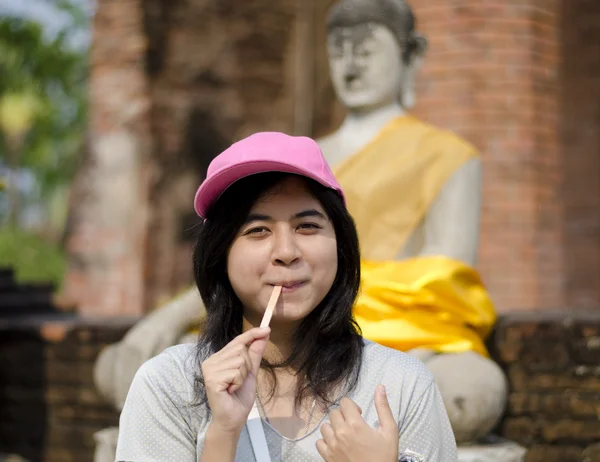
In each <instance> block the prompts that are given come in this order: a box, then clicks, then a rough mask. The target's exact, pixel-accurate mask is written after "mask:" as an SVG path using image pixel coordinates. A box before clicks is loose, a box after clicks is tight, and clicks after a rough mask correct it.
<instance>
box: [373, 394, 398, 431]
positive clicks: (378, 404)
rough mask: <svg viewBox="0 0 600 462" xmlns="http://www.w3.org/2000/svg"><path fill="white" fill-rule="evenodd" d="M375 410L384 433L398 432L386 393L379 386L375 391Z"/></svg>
mask: <svg viewBox="0 0 600 462" xmlns="http://www.w3.org/2000/svg"><path fill="white" fill-rule="evenodd" d="M375 409H376V410H377V416H378V417H379V425H380V427H381V428H382V429H383V430H384V431H386V432H387V431H389V432H392V431H393V432H394V433H397V432H398V424H397V423H396V420H395V419H394V414H393V413H392V409H391V408H390V403H389V402H388V399H387V393H386V391H385V387H384V386H383V385H379V386H378V387H377V390H375Z"/></svg>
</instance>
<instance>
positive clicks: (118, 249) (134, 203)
mask: <svg viewBox="0 0 600 462" xmlns="http://www.w3.org/2000/svg"><path fill="white" fill-rule="evenodd" d="M142 19H143V18H142V11H141V1H140V0H100V1H99V2H98V3H97V10H96V15H95V18H94V24H93V44H92V49H91V58H90V61H91V62H90V84H89V85H90V92H89V102H90V108H91V112H90V126H89V150H88V153H87V161H86V165H85V166H84V168H83V169H82V170H81V172H80V176H79V178H78V179H77V185H78V187H77V188H76V189H75V191H76V192H75V194H76V196H75V197H73V203H72V204H73V206H72V213H71V216H70V226H69V227H70V231H69V236H68V238H67V241H66V245H67V250H68V254H69V271H68V275H67V277H66V280H65V287H64V292H63V294H62V299H63V300H64V301H65V302H66V303H69V304H73V305H75V306H77V309H78V311H79V313H80V314H82V315H84V316H118V315H139V314H141V313H142V312H143V309H144V288H143V282H144V281H143V263H144V258H143V257H144V245H145V241H146V229H147V213H148V206H149V204H148V194H149V182H150V155H149V144H150V134H149V126H148V113H149V105H150V100H149V93H148V88H147V81H146V75H145V56H146V40H145V37H144V31H143V21H142Z"/></svg>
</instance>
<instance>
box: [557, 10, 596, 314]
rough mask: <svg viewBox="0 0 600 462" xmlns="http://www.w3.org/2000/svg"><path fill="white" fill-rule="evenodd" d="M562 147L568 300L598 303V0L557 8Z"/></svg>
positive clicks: (579, 304)
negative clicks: (560, 9) (559, 10)
mask: <svg viewBox="0 0 600 462" xmlns="http://www.w3.org/2000/svg"><path fill="white" fill-rule="evenodd" d="M560 23H561V30H562V34H561V55H562V56H563V58H562V59H563V66H562V73H561V80H562V85H561V86H562V98H561V111H562V113H563V115H564V117H563V119H562V150H563V165H564V172H565V178H564V188H563V201H564V204H565V222H564V237H565V244H564V246H565V248H566V249H567V251H566V252H565V267H566V268H565V271H566V281H565V282H566V295H567V300H568V305H569V306H573V307H576V308H593V307H598V306H600V96H599V95H600V58H599V57H600V28H599V27H598V24H600V2H598V1H597V0H568V1H564V2H563V5H562V11H561V21H560Z"/></svg>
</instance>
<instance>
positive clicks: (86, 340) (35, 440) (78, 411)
mask: <svg viewBox="0 0 600 462" xmlns="http://www.w3.org/2000/svg"><path fill="white" fill-rule="evenodd" d="M130 325H131V323H130V322H123V321H121V322H119V323H116V322H115V323H110V322H106V323H93V322H91V323H90V322H82V321H76V320H73V319H63V320H54V321H48V320H44V319H43V318H37V319H32V318H10V320H9V319H8V318H6V319H1V318H0V454H2V453H6V454H19V455H21V456H23V457H25V458H26V459H27V460H28V461H30V462H38V461H44V462H92V459H93V452H94V440H93V435H94V433H95V432H96V431H98V430H101V429H103V428H105V427H107V426H111V425H116V424H117V423H118V414H117V412H115V411H114V410H112V409H110V408H109V407H108V406H107V405H106V404H104V402H103V400H102V398H101V397H100V396H99V395H98V393H96V391H95V389H94V385H93V365H94V361H95V359H96V357H97V356H98V353H99V351H100V350H101V349H102V348H103V347H104V346H105V345H107V344H110V343H113V342H115V341H118V340H119V339H120V338H122V336H123V335H124V333H125V332H126V330H127V329H128V328H129V326H130Z"/></svg>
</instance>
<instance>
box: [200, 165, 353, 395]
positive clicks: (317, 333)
mask: <svg viewBox="0 0 600 462" xmlns="http://www.w3.org/2000/svg"><path fill="white" fill-rule="evenodd" d="M290 176H294V175H291V174H287V173H280V172H268V173H261V174H256V175H251V176H249V177H246V178H244V179H241V180H239V181H237V182H235V183H234V184H233V185H232V186H231V187H229V188H228V189H227V190H226V191H225V192H224V193H223V194H222V196H221V197H220V198H219V199H218V200H217V202H216V203H215V205H214V206H213V207H212V208H211V210H210V211H209V213H208V215H207V219H206V221H205V222H204V223H203V224H202V225H201V229H200V232H199V235H198V240H197V243H196V247H195V249H194V257H193V258H194V275H195V279H196V285H197V286H198V289H199V291H200V295H201V297H202V300H203V301H204V305H205V307H206V318H205V321H204V325H203V326H202V329H201V331H202V335H201V336H200V338H199V340H198V348H197V354H196V361H197V363H198V367H197V371H198V372H197V375H196V379H195V386H194V388H195V395H196V400H197V401H198V402H200V403H206V394H205V391H204V382H203V379H202V377H201V373H200V371H201V368H200V365H201V363H202V361H204V360H205V359H206V358H207V356H208V355H210V354H213V353H215V352H217V351H219V350H221V349H222V348H223V347H224V346H225V345H227V344H228V343H229V342H230V341H231V340H233V339H234V338H235V337H236V336H238V335H239V334H241V333H242V313H243V306H242V303H241V302H240V300H239V299H238V297H237V296H236V294H235V293H234V291H233V288H232V287H231V284H230V282H229V278H228V275H227V254H228V252H229V249H230V247H231V244H232V243H233V240H234V238H235V236H236V235H237V233H238V231H239V229H240V227H241V226H242V225H243V223H244V222H245V220H246V218H247V216H248V214H249V212H250V209H251V208H252V206H253V205H254V203H255V202H256V201H257V200H258V199H259V198H261V197H262V196H263V195H264V194H265V193H266V192H268V191H269V190H271V189H272V188H274V187H275V186H276V185H277V184H279V183H281V182H282V181H283V180H285V179H286V178H289V177H290ZM299 178H302V179H303V180H304V181H305V182H306V185H307V187H308V190H309V191H310V192H311V193H312V194H313V196H314V197H315V198H316V199H317V200H318V201H319V202H320V203H321V205H322V207H323V209H324V210H325V212H326V214H327V216H328V218H329V220H330V221H331V223H332V225H333V228H334V230H335V235H336V240H337V257H338V268H337V274H336V277H335V280H334V282H333V284H332V286H331V289H330V290H329V292H328V293H327V295H326V296H325V298H324V299H323V301H322V302H321V303H320V304H319V305H318V306H317V307H316V308H315V309H314V310H313V311H312V312H311V313H310V314H309V315H308V316H307V317H306V318H305V319H303V320H302V322H301V323H300V325H299V327H298V328H297V330H296V331H295V332H294V334H293V347H292V353H291V356H290V357H289V358H287V359H286V360H285V361H284V362H282V363H280V364H270V363H268V362H267V361H266V360H263V362H262V364H261V367H263V368H266V369H267V370H268V371H270V372H271V374H270V375H271V378H272V380H273V386H272V389H271V393H273V391H274V389H275V383H276V382H275V374H274V373H273V370H274V368H276V367H286V368H292V370H294V372H295V373H296V374H297V375H298V377H299V378H300V380H299V381H298V389H297V392H296V402H297V403H300V402H301V401H302V400H303V398H305V397H306V396H307V395H308V394H313V395H314V396H315V397H317V398H319V399H320V400H321V401H322V402H323V403H327V404H331V402H332V394H331V391H332V389H333V388H334V387H336V386H341V389H342V390H343V391H344V392H348V391H349V390H351V389H352V388H354V387H355V385H356V382H357V380H358V373H359V369H360V363H361V356H362V337H361V335H360V329H359V327H358V325H357V324H356V323H355V321H354V319H353V317H352V307H353V304H354V301H355V299H356V296H357V294H358V289H359V284H360V251H359V246H358V236H357V232H356V227H355V225H354V221H353V220H352V217H351V216H350V214H349V213H348V211H347V209H346V207H345V206H344V203H343V200H342V198H341V196H340V195H339V194H338V193H337V192H335V191H334V190H332V189H329V188H326V187H324V186H322V185H321V184H319V183H317V182H315V181H313V180H310V179H307V178H304V177H299Z"/></svg>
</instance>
